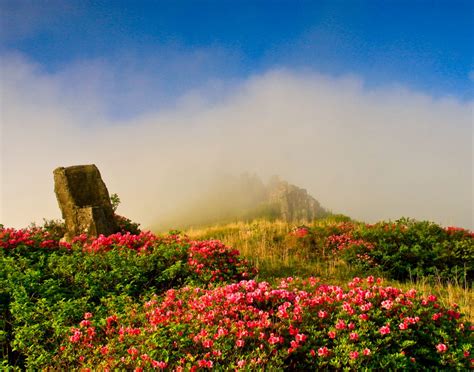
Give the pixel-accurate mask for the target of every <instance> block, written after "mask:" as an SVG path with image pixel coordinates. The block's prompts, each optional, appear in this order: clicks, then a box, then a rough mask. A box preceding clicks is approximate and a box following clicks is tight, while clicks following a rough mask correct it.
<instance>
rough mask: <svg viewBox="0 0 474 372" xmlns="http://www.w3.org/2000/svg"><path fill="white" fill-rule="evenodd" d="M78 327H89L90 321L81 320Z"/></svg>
mask: <svg viewBox="0 0 474 372" xmlns="http://www.w3.org/2000/svg"><path fill="white" fill-rule="evenodd" d="M79 325H80V326H81V327H89V326H90V325H91V321H90V320H83V321H81V322H80V323H79Z"/></svg>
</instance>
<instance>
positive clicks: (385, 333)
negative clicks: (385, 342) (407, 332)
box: [379, 325, 390, 335]
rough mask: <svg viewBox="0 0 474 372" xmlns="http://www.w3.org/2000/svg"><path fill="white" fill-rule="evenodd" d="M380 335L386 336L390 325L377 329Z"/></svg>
mask: <svg viewBox="0 0 474 372" xmlns="http://www.w3.org/2000/svg"><path fill="white" fill-rule="evenodd" d="M379 332H380V334H381V335H388V334H389V333H390V325H386V326H383V327H381V328H380V329H379Z"/></svg>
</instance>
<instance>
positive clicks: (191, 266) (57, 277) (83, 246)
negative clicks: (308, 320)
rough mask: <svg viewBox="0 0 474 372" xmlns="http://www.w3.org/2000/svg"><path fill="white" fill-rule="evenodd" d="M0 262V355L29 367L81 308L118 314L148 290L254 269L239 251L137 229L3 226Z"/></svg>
mask: <svg viewBox="0 0 474 372" xmlns="http://www.w3.org/2000/svg"><path fill="white" fill-rule="evenodd" d="M199 265H204V266H203V267H201V268H200V269H198V268H199V267H200V266H199ZM0 267H2V270H0V354H1V357H2V360H6V361H7V362H8V363H9V364H10V365H18V366H21V367H24V368H29V369H40V368H41V367H44V366H45V365H47V364H48V363H49V362H50V359H51V357H52V355H53V354H54V353H55V352H56V349H57V345H58V342H59V340H60V335H61V334H62V333H63V332H64V330H65V329H68V328H69V327H70V326H71V325H73V324H75V323H76V322H77V321H78V320H79V319H80V317H81V315H82V314H83V313H84V312H85V311H88V310H92V311H94V312H95V313H96V315H101V314H102V315H105V313H104V312H105V310H106V308H105V307H104V304H105V303H108V304H109V306H112V307H114V308H116V309H117V311H118V312H120V311H122V310H121V309H123V308H124V306H125V304H127V303H129V302H131V301H132V302H133V301H137V300H138V299H140V298H141V297H143V296H150V295H151V294H152V293H162V292H163V291H165V290H168V289H170V288H179V287H181V286H183V285H185V284H190V283H194V284H196V285H200V286H203V287H206V286H207V285H208V284H210V280H211V279H213V283H216V282H218V281H229V280H241V279H244V278H251V277H252V276H253V275H254V273H255V271H254V270H253V269H252V267H251V266H250V265H249V264H248V263H247V262H246V261H244V260H242V259H241V258H240V257H239V255H238V252H236V251H234V250H232V249H230V248H228V247H225V246H224V245H222V244H220V243H218V242H214V241H210V242H191V241H189V240H188V239H187V238H185V237H182V236H178V235H171V236H166V237H159V236H156V235H154V234H152V233H150V232H142V233H140V234H138V235H132V234H130V233H126V234H121V233H117V234H113V235H111V236H108V237H105V236H99V237H98V238H89V237H87V236H85V235H81V236H78V237H76V238H74V239H73V241H72V242H71V243H62V242H59V241H58V238H57V237H56V238H53V237H52V236H51V234H50V233H49V232H48V231H45V230H43V229H41V228H32V229H23V230H15V229H8V228H3V227H0Z"/></svg>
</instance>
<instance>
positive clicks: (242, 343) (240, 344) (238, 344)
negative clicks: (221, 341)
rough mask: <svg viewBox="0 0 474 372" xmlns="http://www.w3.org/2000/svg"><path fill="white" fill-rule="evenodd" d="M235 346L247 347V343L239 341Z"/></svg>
mask: <svg viewBox="0 0 474 372" xmlns="http://www.w3.org/2000/svg"><path fill="white" fill-rule="evenodd" d="M235 345H236V346H237V347H243V346H244V345H245V341H244V340H237V341H236V343H235Z"/></svg>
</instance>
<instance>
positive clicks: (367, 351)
mask: <svg viewBox="0 0 474 372" xmlns="http://www.w3.org/2000/svg"><path fill="white" fill-rule="evenodd" d="M363 353H364V355H365V356H369V355H370V354H372V352H371V351H370V349H368V348H365V349H364V351H363Z"/></svg>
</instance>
